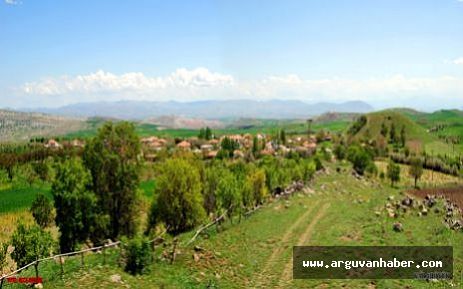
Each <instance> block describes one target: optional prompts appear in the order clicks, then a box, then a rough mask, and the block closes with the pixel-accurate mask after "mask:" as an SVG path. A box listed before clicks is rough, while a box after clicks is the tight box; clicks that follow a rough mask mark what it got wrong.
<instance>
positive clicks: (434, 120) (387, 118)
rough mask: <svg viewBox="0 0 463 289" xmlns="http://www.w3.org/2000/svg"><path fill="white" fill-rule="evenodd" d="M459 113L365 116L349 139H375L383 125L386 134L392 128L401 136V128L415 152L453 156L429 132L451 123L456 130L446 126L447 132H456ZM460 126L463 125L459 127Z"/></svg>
mask: <svg viewBox="0 0 463 289" xmlns="http://www.w3.org/2000/svg"><path fill="white" fill-rule="evenodd" d="M457 113H458V111H456V112H454V111H439V112H435V113H432V114H426V113H421V112H418V111H414V110H410V109H391V110H383V111H379V112H373V113H369V114H366V115H364V117H365V118H366V121H365V118H364V119H363V122H362V121H361V119H360V118H359V119H358V120H357V121H356V122H355V123H354V124H353V125H352V126H351V128H350V133H351V137H352V138H353V139H354V140H361V139H377V138H378V137H379V136H380V134H381V127H382V125H383V124H384V125H385V126H386V127H387V129H388V130H390V128H391V126H392V125H394V126H395V130H396V133H398V134H399V133H400V130H401V129H402V127H403V128H404V129H405V132H406V140H407V146H409V147H410V148H411V149H412V150H415V151H422V150H426V151H433V152H435V153H442V154H446V153H453V152H454V148H453V147H452V146H451V145H449V144H447V143H446V142H445V141H444V140H442V139H441V138H439V136H438V135H437V134H436V133H433V132H432V131H431V128H432V127H434V126H436V125H437V124H439V123H441V122H445V123H449V124H450V123H454V122H455V126H447V128H448V129H456V130H458V127H457V126H456V125H457V124H458V123H459V121H461V122H463V120H462V119H460V118H459V117H458V114H457ZM462 125H463V123H462Z"/></svg>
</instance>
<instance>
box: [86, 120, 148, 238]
mask: <svg viewBox="0 0 463 289" xmlns="http://www.w3.org/2000/svg"><path fill="white" fill-rule="evenodd" d="M140 153H141V150H140V140H139V138H138V136H137V134H136V133H135V127H134V126H133V124H131V123H128V122H120V123H117V124H113V123H111V122H109V123H106V124H105V125H103V127H102V128H100V130H99V131H98V135H97V136H96V137H95V138H93V139H92V140H91V141H89V143H88V144H87V145H86V146H85V150H84V154H83V159H84V164H85V166H86V167H87V168H88V169H89V171H90V173H91V185H90V188H91V190H92V191H93V192H95V194H96V195H97V198H98V205H99V208H100V210H101V212H102V213H103V214H107V215H108V216H109V218H110V226H109V228H110V231H109V234H108V237H109V238H111V239H117V238H118V237H119V236H120V235H128V236H132V235H133V234H134V233H135V228H136V216H137V213H138V212H137V204H138V198H137V196H138V195H137V189H138V186H139V182H140V180H139V175H140V169H141V163H140V162H141V158H140Z"/></svg>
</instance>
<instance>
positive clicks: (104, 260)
mask: <svg viewBox="0 0 463 289" xmlns="http://www.w3.org/2000/svg"><path fill="white" fill-rule="evenodd" d="M105 249H106V243H105V244H103V265H106V250H105Z"/></svg>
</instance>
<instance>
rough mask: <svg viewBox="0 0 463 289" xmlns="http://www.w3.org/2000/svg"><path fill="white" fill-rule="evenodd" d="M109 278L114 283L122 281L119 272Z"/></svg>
mask: <svg viewBox="0 0 463 289" xmlns="http://www.w3.org/2000/svg"><path fill="white" fill-rule="evenodd" d="M109 280H110V281H111V282H113V283H122V277H121V275H119V274H113V275H111V276H110V277H109Z"/></svg>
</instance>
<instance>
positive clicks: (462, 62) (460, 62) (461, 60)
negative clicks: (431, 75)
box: [452, 0, 463, 65]
mask: <svg viewBox="0 0 463 289" xmlns="http://www.w3.org/2000/svg"><path fill="white" fill-rule="evenodd" d="M461 2H463V0H461ZM452 63H453V64H456V65H463V57H459V58H457V59H454V60H453V61H452Z"/></svg>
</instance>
